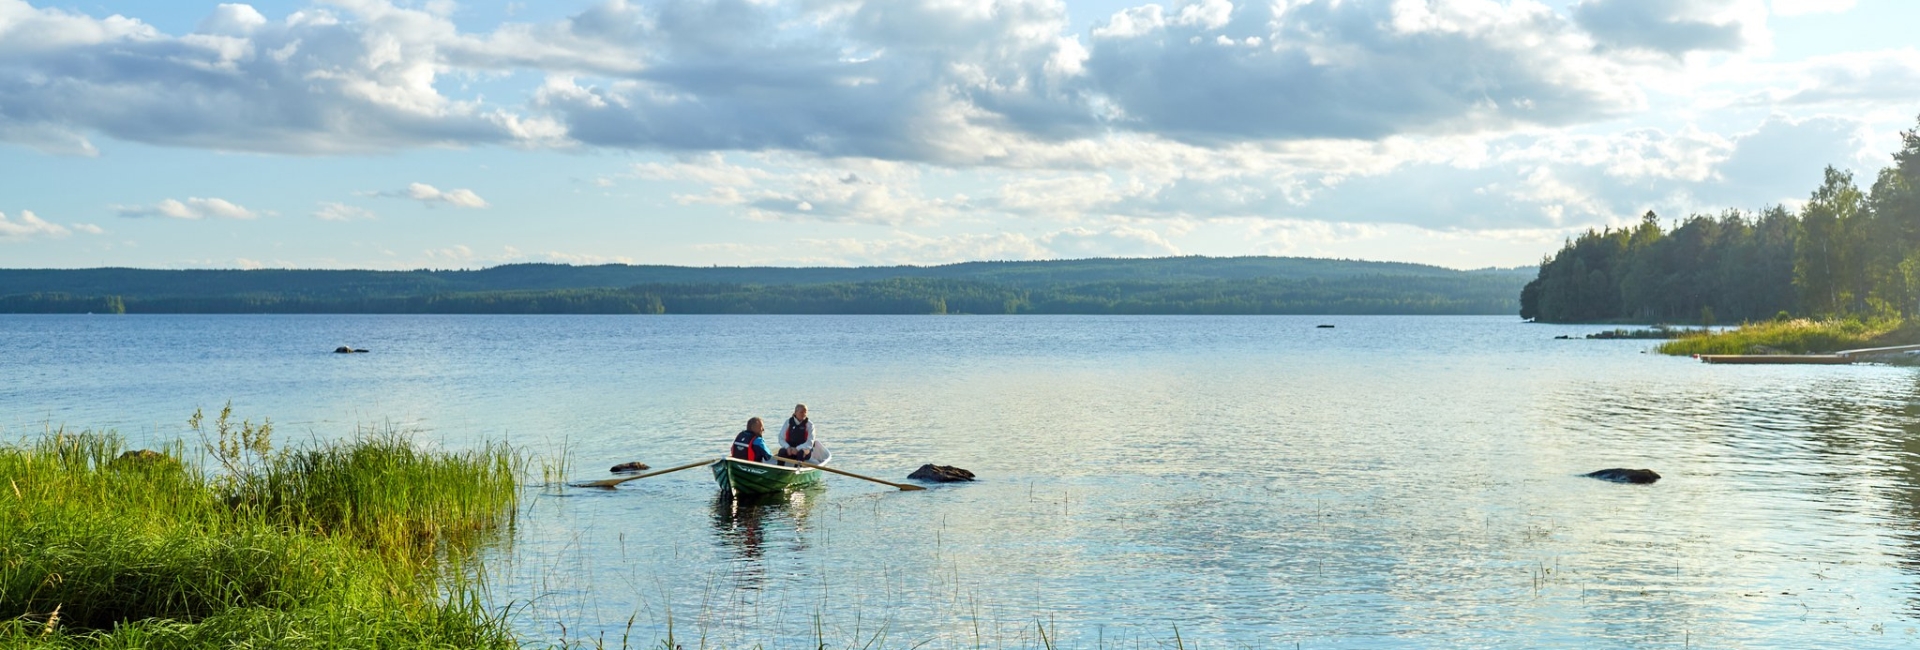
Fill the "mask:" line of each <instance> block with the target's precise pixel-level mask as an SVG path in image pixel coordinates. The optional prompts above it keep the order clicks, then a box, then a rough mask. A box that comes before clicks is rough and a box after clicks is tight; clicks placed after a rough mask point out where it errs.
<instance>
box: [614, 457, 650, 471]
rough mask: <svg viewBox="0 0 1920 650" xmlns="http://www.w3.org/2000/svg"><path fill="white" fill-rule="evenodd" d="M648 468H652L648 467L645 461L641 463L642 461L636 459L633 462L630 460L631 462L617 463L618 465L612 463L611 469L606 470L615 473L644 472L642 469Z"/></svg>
mask: <svg viewBox="0 0 1920 650" xmlns="http://www.w3.org/2000/svg"><path fill="white" fill-rule="evenodd" d="M648 469H652V468H650V467H648V466H647V464H646V463H642V462H640V461H637V460H636V461H633V462H631V463H621V464H619V465H614V466H613V469H610V470H607V471H609V472H615V473H619V472H644V471H647V470H648Z"/></svg>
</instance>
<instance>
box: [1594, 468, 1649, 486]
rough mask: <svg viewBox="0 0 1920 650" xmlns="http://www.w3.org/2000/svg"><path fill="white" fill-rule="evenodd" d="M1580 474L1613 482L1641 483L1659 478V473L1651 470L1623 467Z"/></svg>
mask: <svg viewBox="0 0 1920 650" xmlns="http://www.w3.org/2000/svg"><path fill="white" fill-rule="evenodd" d="M1581 476H1585V477H1587V478H1597V479H1600V480H1602V481H1613V482H1615V483H1639V484H1643V485H1644V484H1647V483H1652V482H1654V481H1658V480H1660V475H1659V474H1657V473H1654V471H1653V470H1650V469H1626V468H1623V467H1615V468H1612V469H1603V470H1600V471H1597V472H1588V473H1585V474H1581Z"/></svg>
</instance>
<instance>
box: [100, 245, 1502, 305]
mask: <svg viewBox="0 0 1920 650" xmlns="http://www.w3.org/2000/svg"><path fill="white" fill-rule="evenodd" d="M1094 261H1101V260H1094ZM1182 261H1184V258H1182ZM1217 261H1219V260H1207V259H1204V258H1203V259H1202V260H1200V261H1195V262H1194V264H1198V265H1201V266H1207V265H1209V264H1212V263H1213V262H1217ZM1076 262H1086V260H1080V261H1076ZM1104 262H1109V263H1111V264H1112V266H1111V267H1102V268H1125V267H1126V266H1127V265H1128V264H1129V263H1131V262H1135V261H1133V260H1127V261H1121V260H1105V261H1104ZM1138 262H1141V263H1151V264H1149V267H1150V268H1155V267H1159V266H1166V265H1165V264H1164V262H1166V260H1138ZM1317 262H1328V263H1332V262H1331V261H1327V260H1318V261H1317ZM1340 264H1347V263H1345V262H1341V263H1340ZM1355 264H1358V263H1355ZM1400 266H1404V267H1411V268H1410V269H1399V270H1400V271H1402V272H1399V273H1385V272H1382V273H1380V274H1366V275H1341V274H1333V273H1320V274H1309V275H1308V276H1307V277H1230V278H1203V279H1194V278H1190V277H1153V278H1135V279H1117V280H1100V281H1086V282H1072V283H1068V282H1039V281H1031V280H1032V279H1031V278H1028V280H1029V283H1028V284H1027V285H1022V284H1002V283H996V282H989V281H985V280H977V279H948V278H911V277H902V278H890V279H883V280H872V281H864V282H842V283H825V284H733V283H655V284H640V285H634V286H630V287H625V288H597V289H554V290H514V291H489V292H477V293H445V294H430V295H407V296H390V297H351V298H350V297H336V298H327V297H315V296H302V295H289V294H248V295H233V296H211V297H151V298H148V297H130V298H127V299H126V300H127V303H126V305H127V309H128V310H130V311H134V312H146V313H407V314H421V313H433V314H662V313H670V314H946V313H958V314H1498V313H1510V312H1511V311H1512V310H1513V308H1514V298H1513V296H1514V292H1515V291H1516V290H1517V289H1518V288H1519V286H1520V285H1521V284H1522V283H1524V282H1525V280H1526V276H1525V275H1524V274H1523V273H1518V272H1511V271H1473V272H1461V271H1447V270H1444V269H1433V268H1431V267H1425V269H1424V270H1423V269H1422V267H1413V265H1399V266H1394V265H1384V266H1383V268H1386V269H1398V268H1399V267H1400ZM1308 267H1309V268H1310V267H1311V265H1308ZM906 268H915V267H906ZM937 268H944V267H937ZM1229 268H1234V269H1239V268H1240V267H1229ZM316 273H319V272H316ZM1136 275H1142V274H1136Z"/></svg>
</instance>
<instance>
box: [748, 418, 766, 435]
mask: <svg viewBox="0 0 1920 650" xmlns="http://www.w3.org/2000/svg"><path fill="white" fill-rule="evenodd" d="M747 430H748V431H752V432H754V433H760V432H762V431H766V430H767V425H765V424H762V423H761V422H760V418H747Z"/></svg>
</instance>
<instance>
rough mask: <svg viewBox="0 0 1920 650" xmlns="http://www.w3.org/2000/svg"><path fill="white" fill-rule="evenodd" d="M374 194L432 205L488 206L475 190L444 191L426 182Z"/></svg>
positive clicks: (457, 206) (476, 207) (409, 184)
mask: <svg viewBox="0 0 1920 650" xmlns="http://www.w3.org/2000/svg"><path fill="white" fill-rule="evenodd" d="M373 196H384V197H389V198H400V199H413V200H415V201H419V202H421V203H425V204H427V205H429V206H432V205H434V204H437V203H444V204H447V205H451V206H453V207H456V208H475V209H478V208H484V207H487V201H486V199H482V198H480V195H479V194H475V193H474V192H473V190H467V189H454V190H444V191H443V190H441V189H440V188H437V187H434V186H432V185H428V184H426V183H408V184H407V188H406V189H404V190H390V191H386V192H374V193H373Z"/></svg>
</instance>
